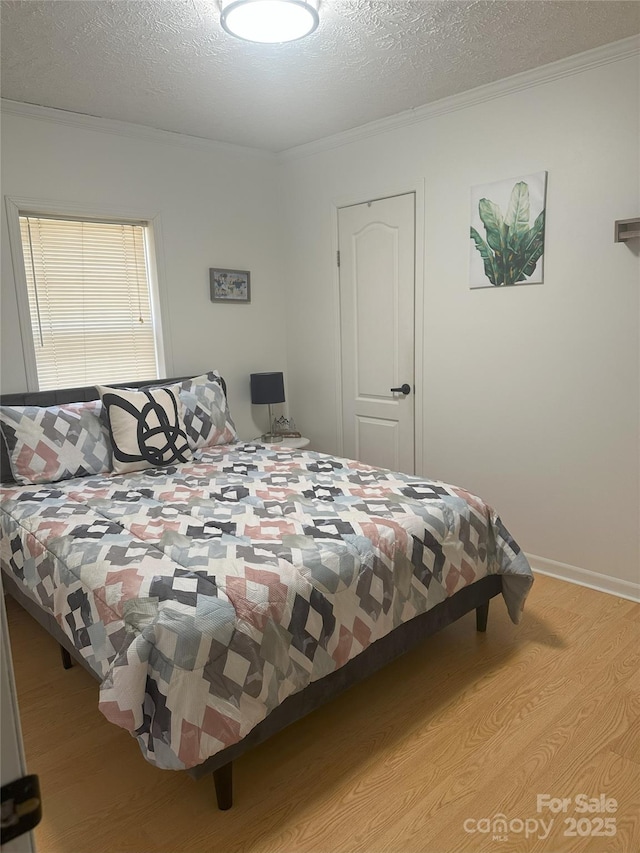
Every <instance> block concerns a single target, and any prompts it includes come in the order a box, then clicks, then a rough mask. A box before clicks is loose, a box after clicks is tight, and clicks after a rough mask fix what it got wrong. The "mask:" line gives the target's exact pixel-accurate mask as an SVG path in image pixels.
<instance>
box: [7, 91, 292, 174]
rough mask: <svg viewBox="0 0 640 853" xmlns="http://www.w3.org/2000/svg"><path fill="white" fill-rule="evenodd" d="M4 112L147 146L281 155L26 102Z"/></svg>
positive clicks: (13, 104) (239, 154)
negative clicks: (153, 144) (109, 135)
mask: <svg viewBox="0 0 640 853" xmlns="http://www.w3.org/2000/svg"><path fill="white" fill-rule="evenodd" d="M0 111H1V112H2V114H3V115H17V116H22V117H23V118H30V119H36V120H38V121H47V122H53V123H54V124H63V125H67V126H68V127H79V128H82V129H83V130H91V131H95V132H97V133H112V134H114V135H116V136H127V137H130V138H132V139H140V140H142V141H144V142H155V143H160V144H162V145H174V146H179V147H183V148H185V147H186V148H191V149H195V150H199V151H208V152H210V153H223V152H224V153H226V154H231V155H235V156H236V157H255V158H258V159H262V160H275V159H277V154H275V153H274V152H273V151H266V150H264V149H262V148H250V147H249V146H245V145H234V144H232V143H230V142H217V141H216V140H213V139H205V138H204V137H201V136H189V135H188V134H185V133H174V132H172V131H170V130H158V129H157V128H155V127H148V126H147V125H143V124H134V123H133V122H128V121H118V120H116V119H111V118H100V117H99V116H92V115H86V114H85V113H74V112H69V111H68V110H58V109H55V108H54V107H43V106H40V105H39V104H27V103H23V102H22V101H11V100H8V99H7V98H2V100H0Z"/></svg>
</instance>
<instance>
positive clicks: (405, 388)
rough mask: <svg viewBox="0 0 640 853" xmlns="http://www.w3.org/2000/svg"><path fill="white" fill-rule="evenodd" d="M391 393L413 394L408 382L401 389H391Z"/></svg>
mask: <svg viewBox="0 0 640 853" xmlns="http://www.w3.org/2000/svg"><path fill="white" fill-rule="evenodd" d="M389 390H390V391H393V392H394V393H398V394H410V393H411V385H409V383H408V382H405V383H404V385H401V386H400V388H390V389H389Z"/></svg>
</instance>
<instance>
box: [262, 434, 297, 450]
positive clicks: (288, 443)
mask: <svg viewBox="0 0 640 853" xmlns="http://www.w3.org/2000/svg"><path fill="white" fill-rule="evenodd" d="M253 440H254V441H255V442H256V444H261V443H262V442H261V440H260V436H258V438H254V439H253ZM310 444H311V439H310V438H305V436H304V435H302V436H300V438H293V437H287V436H283V438H282V441H274V442H273V444H271V443H269V444H267V443H266V442H265V446H266V447H273V449H274V450H277V449H278V448H279V447H290V448H291V449H293V450H302V448H303V447H308V446H309V445H310Z"/></svg>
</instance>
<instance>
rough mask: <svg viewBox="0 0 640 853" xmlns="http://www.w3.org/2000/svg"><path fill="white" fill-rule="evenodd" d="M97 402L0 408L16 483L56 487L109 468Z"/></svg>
mask: <svg viewBox="0 0 640 853" xmlns="http://www.w3.org/2000/svg"><path fill="white" fill-rule="evenodd" d="M101 408H102V405H101V403H100V401H99V400H91V401H90V402H87V403H67V404H65V405H61V406H46V407H40V406H0V429H2V434H3V436H4V440H5V442H6V445H7V451H8V453H9V462H10V465H11V473H12V474H13V479H14V480H15V481H16V483H21V484H25V485H29V484H32V483H55V482H57V481H58V480H68V479H70V478H71V477H87V476H90V475H92V474H102V473H104V472H105V471H108V470H109V447H108V444H107V436H106V430H105V429H104V427H103V425H102V423H101V422H100V410H101Z"/></svg>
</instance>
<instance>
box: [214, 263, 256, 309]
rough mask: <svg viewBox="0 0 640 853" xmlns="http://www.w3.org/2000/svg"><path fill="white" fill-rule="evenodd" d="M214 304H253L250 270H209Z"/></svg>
mask: <svg viewBox="0 0 640 853" xmlns="http://www.w3.org/2000/svg"><path fill="white" fill-rule="evenodd" d="M209 287H210V289H211V301H212V302H251V273H250V272H249V271H248V270H225V269H219V268H210V269H209Z"/></svg>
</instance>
